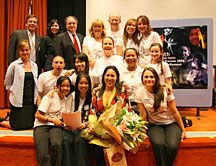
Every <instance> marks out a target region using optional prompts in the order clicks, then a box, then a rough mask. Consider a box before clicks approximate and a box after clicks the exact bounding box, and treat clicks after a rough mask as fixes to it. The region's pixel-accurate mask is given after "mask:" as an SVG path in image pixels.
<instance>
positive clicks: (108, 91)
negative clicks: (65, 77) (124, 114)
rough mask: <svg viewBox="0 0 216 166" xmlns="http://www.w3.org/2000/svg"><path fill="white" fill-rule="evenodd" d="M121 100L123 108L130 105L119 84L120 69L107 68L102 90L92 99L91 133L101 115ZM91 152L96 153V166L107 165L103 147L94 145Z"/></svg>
mask: <svg viewBox="0 0 216 166" xmlns="http://www.w3.org/2000/svg"><path fill="white" fill-rule="evenodd" d="M119 100H123V104H122V108H123V107H125V106H126V104H127V103H128V94H127V91H126V90H125V89H124V88H123V87H122V85H121V84H120V82H119V72H118V69H117V68H116V67H115V66H107V67H106V68H105V70H104V72H103V75H102V88H101V89H99V90H97V91H96V92H95V94H94V96H93V99H92V107H91V109H90V115H89V130H88V131H89V133H94V131H93V128H94V125H95V122H96V121H97V119H98V118H99V117H100V115H101V114H102V113H103V112H105V111H106V110H108V109H109V108H110V107H111V106H112V105H114V104H115V103H116V102H117V101H119ZM91 150H92V151H94V152H92V154H94V155H93V159H94V160H95V163H96V166H103V165H106V164H105V160H104V156H103V147H100V146H97V145H93V146H91Z"/></svg>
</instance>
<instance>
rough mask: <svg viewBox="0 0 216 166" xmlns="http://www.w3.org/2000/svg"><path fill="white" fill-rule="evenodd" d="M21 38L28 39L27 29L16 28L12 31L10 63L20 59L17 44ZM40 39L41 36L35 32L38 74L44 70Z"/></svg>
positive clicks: (9, 50) (9, 49) (9, 52)
mask: <svg viewBox="0 0 216 166" xmlns="http://www.w3.org/2000/svg"><path fill="white" fill-rule="evenodd" d="M20 40H28V41H29V38H28V32H27V30H26V29H25V30H15V31H13V32H12V34H11V36H10V41H9V46H8V65H9V64H10V63H11V62H13V61H15V60H16V59H18V58H19V57H17V55H16V53H17V45H18V42H19V41H20ZM40 41H41V36H39V35H38V34H35V51H36V64H37V65H38V74H40V73H41V71H42V64H43V61H44V60H43V59H42V57H40V53H39V52H40Z"/></svg>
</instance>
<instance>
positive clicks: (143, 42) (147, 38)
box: [137, 15, 162, 66]
mask: <svg viewBox="0 0 216 166" xmlns="http://www.w3.org/2000/svg"><path fill="white" fill-rule="evenodd" d="M137 28H138V30H139V32H140V34H139V35H140V36H139V54H140V58H139V64H140V65H141V66H142V65H147V64H149V63H150V61H151V56H150V55H149V47H150V46H151V44H152V43H160V44H161V45H162V41H161V39H160V35H159V34H158V33H157V32H154V31H153V30H152V28H151V25H150V21H149V18H148V17H147V16H145V15H140V16H139V17H138V18H137Z"/></svg>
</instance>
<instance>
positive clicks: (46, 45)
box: [40, 35, 56, 71]
mask: <svg viewBox="0 0 216 166" xmlns="http://www.w3.org/2000/svg"><path fill="white" fill-rule="evenodd" d="M55 48H56V42H55V40H54V39H53V38H51V37H49V36H48V35H46V36H45V37H42V38H41V47H40V53H41V57H44V60H45V62H44V71H49V70H52V69H53V67H52V61H53V58H54V57H55ZM45 55H46V57H45Z"/></svg>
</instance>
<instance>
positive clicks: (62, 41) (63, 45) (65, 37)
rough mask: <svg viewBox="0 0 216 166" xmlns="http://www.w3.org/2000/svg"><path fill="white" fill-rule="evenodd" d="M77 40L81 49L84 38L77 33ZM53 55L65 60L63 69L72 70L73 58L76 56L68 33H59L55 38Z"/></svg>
mask: <svg viewBox="0 0 216 166" xmlns="http://www.w3.org/2000/svg"><path fill="white" fill-rule="evenodd" d="M77 36H78V38H79V41H77V42H80V46H81V47H82V43H83V39H84V36H83V35H81V34H79V33H77ZM55 54H56V56H57V55H60V56H62V57H63V58H64V60H65V64H66V65H65V69H73V68H74V66H73V58H74V54H76V50H75V47H74V44H73V42H72V41H71V38H70V36H69V34H68V32H64V33H61V34H59V35H57V36H56V50H55Z"/></svg>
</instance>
